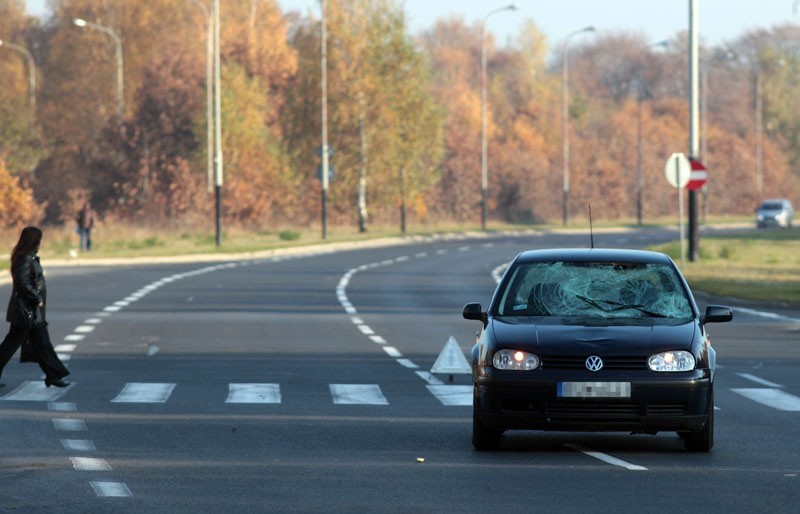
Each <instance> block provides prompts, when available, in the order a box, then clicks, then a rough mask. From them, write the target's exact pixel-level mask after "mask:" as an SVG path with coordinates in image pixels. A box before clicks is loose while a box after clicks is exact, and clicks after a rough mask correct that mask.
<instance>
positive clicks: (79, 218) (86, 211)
mask: <svg viewBox="0 0 800 514" xmlns="http://www.w3.org/2000/svg"><path fill="white" fill-rule="evenodd" d="M96 216H97V214H96V213H95V212H94V209H92V204H91V203H90V202H89V200H86V203H85V204H83V207H82V208H81V210H79V211H78V214H76V215H75V221H76V222H77V224H78V234H79V235H80V236H81V250H83V251H89V250H91V249H92V228H94V219H95V217H96Z"/></svg>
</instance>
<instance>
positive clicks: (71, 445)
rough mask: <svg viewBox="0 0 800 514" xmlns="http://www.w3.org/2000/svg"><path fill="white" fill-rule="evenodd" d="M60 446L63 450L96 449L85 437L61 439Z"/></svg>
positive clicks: (87, 450)
mask: <svg viewBox="0 0 800 514" xmlns="http://www.w3.org/2000/svg"><path fill="white" fill-rule="evenodd" d="M61 446H63V447H64V449H65V450H73V451H76V452H93V451H97V448H96V447H95V445H94V443H93V442H92V441H89V440H87V439H62V440H61Z"/></svg>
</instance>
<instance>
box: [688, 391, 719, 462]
mask: <svg viewBox="0 0 800 514" xmlns="http://www.w3.org/2000/svg"><path fill="white" fill-rule="evenodd" d="M683 443H684V445H686V449H687V450H689V451H690V452H701V453H708V452H709V451H711V448H713V447H714V392H713V391H712V392H711V398H710V399H709V402H708V420H707V421H706V425H705V426H704V427H703V428H702V429H700V430H699V431H697V432H691V433H689V434H687V435H686V436H685V437H684V440H683Z"/></svg>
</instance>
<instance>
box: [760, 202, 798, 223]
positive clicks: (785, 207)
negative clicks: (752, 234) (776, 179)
mask: <svg viewBox="0 0 800 514" xmlns="http://www.w3.org/2000/svg"><path fill="white" fill-rule="evenodd" d="M793 223H794V209H792V202H790V201H789V200H787V199H786V198H773V199H770V200H764V201H763V202H762V203H761V205H760V206H759V207H758V209H756V227H758V228H766V227H780V228H789V227H791V226H792V224H793Z"/></svg>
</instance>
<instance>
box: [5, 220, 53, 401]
mask: <svg viewBox="0 0 800 514" xmlns="http://www.w3.org/2000/svg"><path fill="white" fill-rule="evenodd" d="M41 243H42V231H41V230H40V229H38V228H37V227H25V228H24V229H22V233H21V234H20V235H19V241H17V245H16V246H15V247H14V249H13V250H12V251H11V277H12V279H13V282H14V285H13V287H12V290H11V299H10V300H9V302H8V310H7V311H6V321H8V322H10V323H11V328H10V329H9V331H8V334H7V335H6V337H5V339H3V342H2V343H0V375H2V373H3V368H5V367H6V364H8V361H9V360H11V357H12V356H13V355H14V353H15V352H16V351H17V349H18V348H19V347H20V346H21V345H22V344H26V345H29V346H30V354H31V356H32V357H33V358H35V360H36V361H37V362H38V363H39V367H40V368H42V371H43V372H44V375H45V379H44V383H45V385H46V386H47V387H50V386H51V385H52V386H56V387H67V386H68V385H69V384H68V383H67V382H64V381H63V380H62V379H63V378H64V377H66V376H67V375H69V371H68V370H67V368H66V367H64V364H63V363H62V362H61V359H59V358H58V355H56V352H55V350H54V349H53V344H52V343H51V342H50V333H49V332H48V330H47V317H46V316H45V311H46V309H47V287H46V286H45V282H44V273H43V271H42V265H41V264H40V263H39V256H38V255H36V253H37V252H38V251H39V245H40V244H41ZM0 385H4V384H0Z"/></svg>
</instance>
